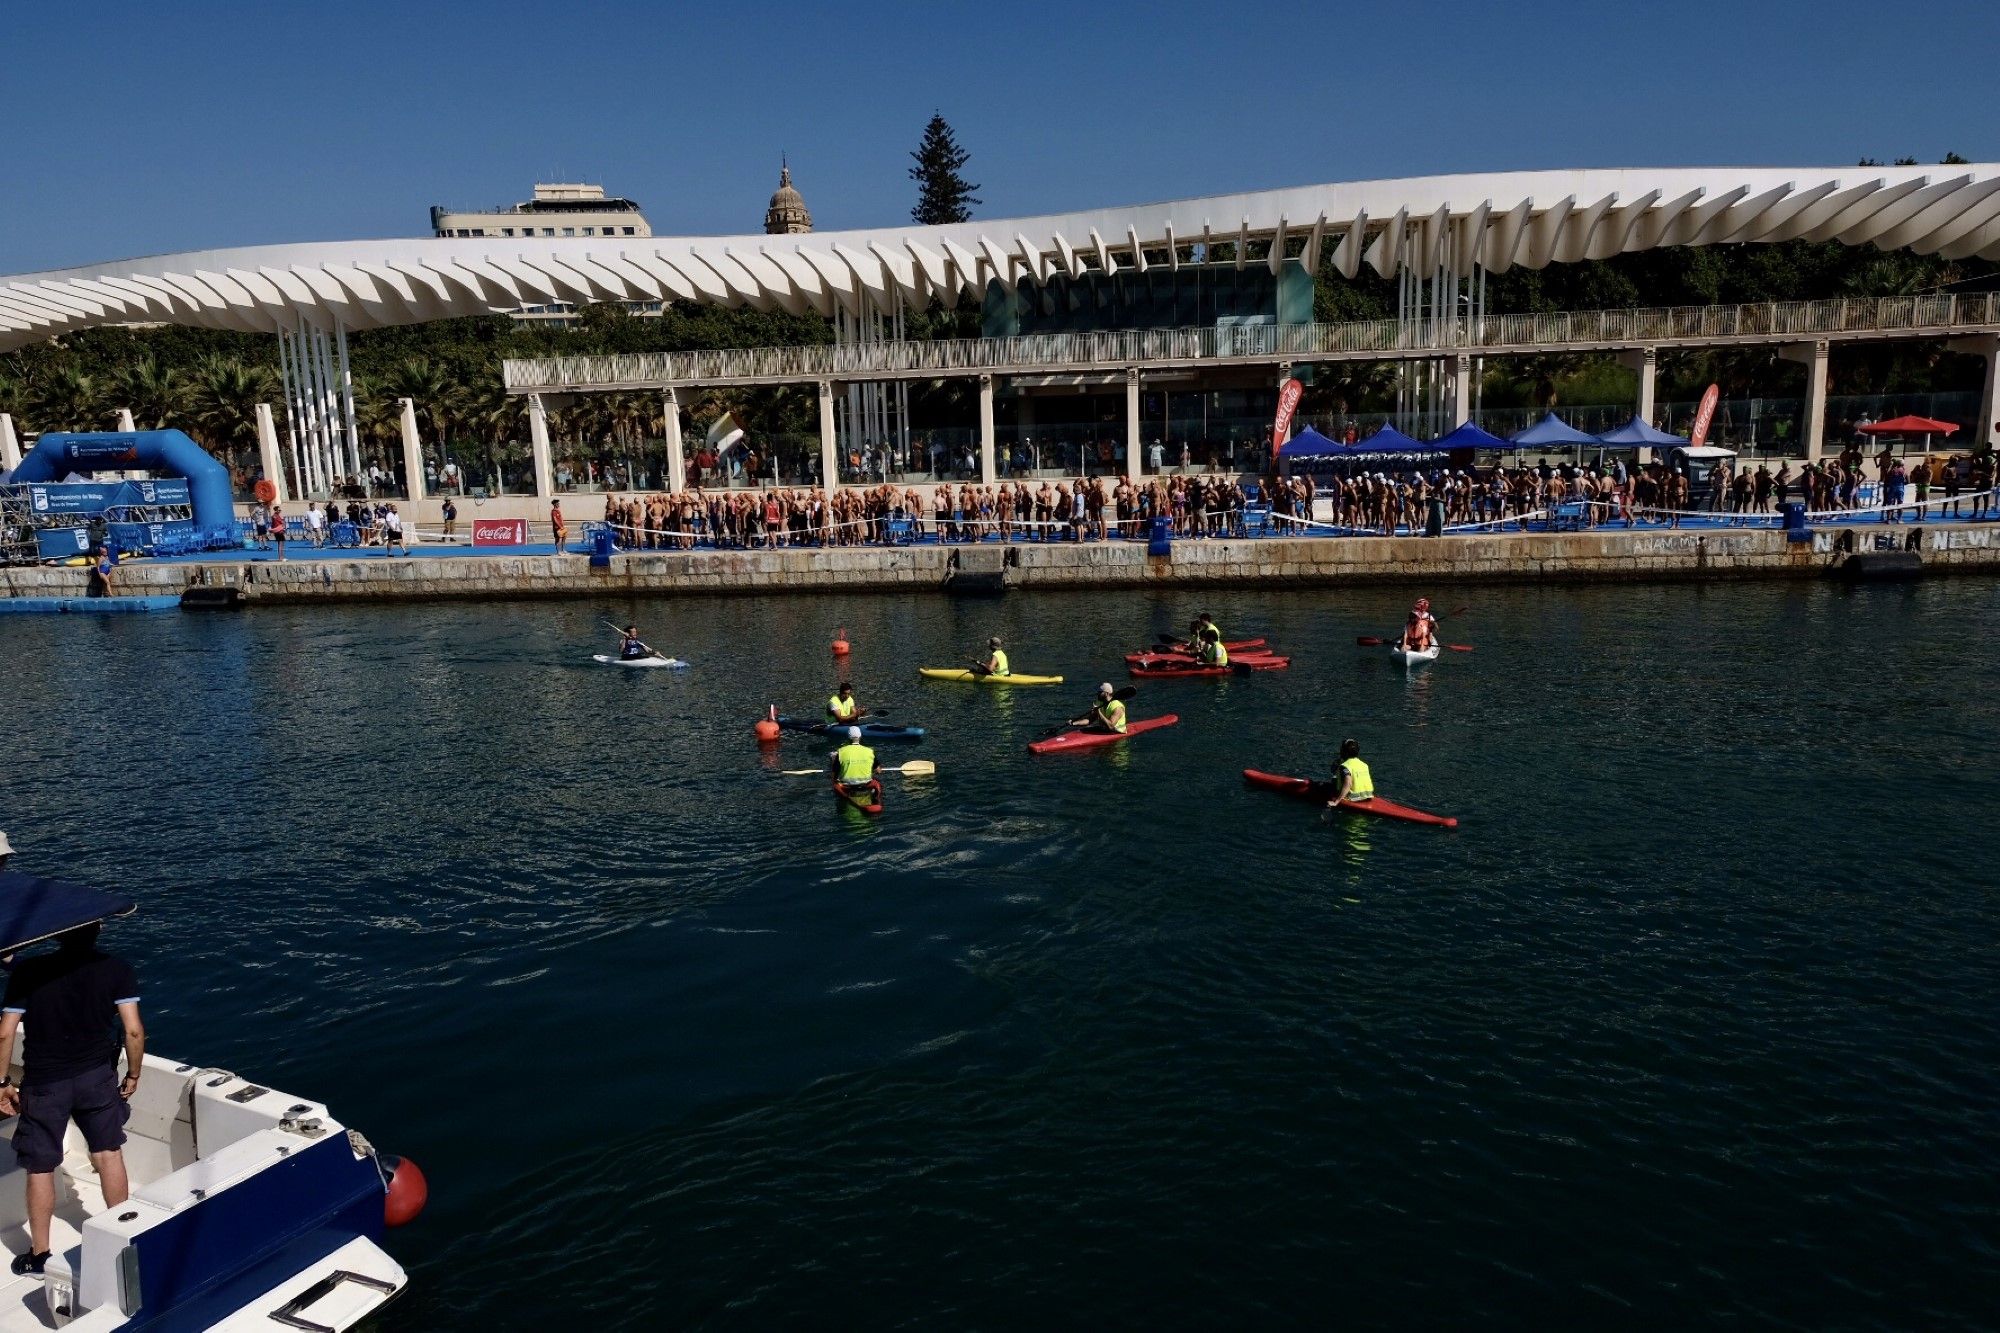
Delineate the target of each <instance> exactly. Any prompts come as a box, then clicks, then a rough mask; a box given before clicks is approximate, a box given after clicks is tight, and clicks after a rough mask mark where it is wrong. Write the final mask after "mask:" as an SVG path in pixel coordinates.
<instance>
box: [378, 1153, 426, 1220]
mask: <svg viewBox="0 0 2000 1333" xmlns="http://www.w3.org/2000/svg"><path fill="white" fill-rule="evenodd" d="M382 1164H383V1165H384V1166H385V1167H387V1168H388V1169H389V1192H388V1194H387V1195H386V1196H385V1197H384V1198H383V1200H382V1220H383V1222H385V1223H387V1224H388V1225H389V1226H392V1227H400V1226H407V1225H409V1224H410V1223H411V1222H414V1221H416V1220H417V1214H418V1213H421V1212H422V1211H423V1210H424V1205H425V1204H426V1203H428V1202H430V1197H431V1187H430V1183H429V1182H428V1181H426V1180H425V1179H424V1173H423V1172H422V1171H420V1170H418V1169H417V1164H416V1163H415V1162H413V1161H411V1160H410V1159H409V1158H407V1157H384V1158H383V1159H382Z"/></svg>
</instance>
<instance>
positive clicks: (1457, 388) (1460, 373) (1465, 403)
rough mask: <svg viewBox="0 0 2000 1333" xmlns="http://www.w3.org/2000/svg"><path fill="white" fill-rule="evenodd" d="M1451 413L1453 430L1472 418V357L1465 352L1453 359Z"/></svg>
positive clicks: (1449, 424)
mask: <svg viewBox="0 0 2000 1333" xmlns="http://www.w3.org/2000/svg"><path fill="white" fill-rule="evenodd" d="M1451 414H1452V417H1453V418H1454V419H1453V420H1451V421H1447V422H1446V423H1445V425H1446V426H1448V427H1449V428H1451V429H1452V430H1457V429H1458V428H1459V427H1460V426H1461V425H1463V424H1465V423H1466V422H1468V421H1470V420H1472V358H1471V357H1470V356H1467V355H1466V354H1465V353H1464V352H1460V353H1459V354H1458V355H1457V356H1454V357H1453V358H1452V359H1451Z"/></svg>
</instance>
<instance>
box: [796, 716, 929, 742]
mask: <svg viewBox="0 0 2000 1333" xmlns="http://www.w3.org/2000/svg"><path fill="white" fill-rule="evenodd" d="M778 725H779V726H781V727H783V728H784V729H785V730H786V731H797V732H802V733H804V734H805V735H808V736H831V735H833V734H834V732H836V731H838V730H840V729H842V728H843V727H845V726H857V727H860V728H861V739H862V740H864V741H920V740H922V739H923V738H924V729H923V728H922V727H898V726H892V725H890V724H889V723H887V722H854V723H832V722H808V721H806V719H804V718H802V717H780V718H779V719H778Z"/></svg>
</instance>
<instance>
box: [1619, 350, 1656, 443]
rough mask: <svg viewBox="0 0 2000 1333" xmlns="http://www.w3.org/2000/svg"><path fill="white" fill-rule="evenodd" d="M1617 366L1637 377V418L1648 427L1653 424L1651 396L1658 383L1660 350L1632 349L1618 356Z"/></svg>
mask: <svg viewBox="0 0 2000 1333" xmlns="http://www.w3.org/2000/svg"><path fill="white" fill-rule="evenodd" d="M1618 364H1619V365H1621V366H1624V367H1626V368H1628V369H1630V370H1632V371H1634V372H1635V373H1637V375H1638V376H1639V403H1638V409H1637V411H1638V417H1639V420H1641V421H1643V422H1645V423H1646V424H1647V425H1648V426H1650V425H1652V424H1653V408H1654V402H1653V396H1654V390H1655V387H1656V386H1657V385H1658V383H1659V371H1660V349H1659V348H1657V347H1634V348H1633V349H1632V350H1631V351H1629V352H1620V353H1619V354H1618Z"/></svg>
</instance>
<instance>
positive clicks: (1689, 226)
mask: <svg viewBox="0 0 2000 1333" xmlns="http://www.w3.org/2000/svg"><path fill="white" fill-rule="evenodd" d="M1196 238H1199V239H1196ZM1795 239H1807V240H1833V241H1838V242H1840V243H1841V244H1844V245H1853V246H1861V245H1876V246H1881V247H1883V248H1889V249H1895V248H1901V247H1909V248H1911V249H1914V250H1916V251H1918V252H1919V253H1923V254H1942V255H1944V256H1946V257H1948V258H1953V259H1963V258H1970V257H1975V256H1976V257H1980V258H1986V259H2000V164H1992V163H1982V164H1974V165H1966V166H1953V167H1950V168H1945V169H1940V168H1936V167H1921V166H1917V167H1836V168H1813V169H1767V168H1735V167H1703V168H1674V169H1661V170H1649V169H1636V168H1635V169H1626V170H1602V171H1529V172H1507V173H1500V174H1491V175H1461V176H1423V177H1413V178H1408V179H1402V180H1379V181H1355V182H1347V183H1340V184H1332V185H1312V186H1302V187H1298V188H1294V189H1283V190H1263V191H1258V192H1256V193H1252V194H1238V195H1221V196H1213V197H1209V198H1203V199H1184V200H1177V201H1174V202H1170V203H1160V204H1142V205H1138V206H1134V207H1129V208H1108V209H1100V210H1095V211H1092V212H1085V213H1069V214H1053V215H1047V216H1042V217H1033V218H1013V219H995V220H992V221H975V222H967V223H959V224H954V225H950V226H942V227H893V228H885V229H880V230H869V231H847V232H814V233H806V234H803V235H797V236H765V235H756V236H718V237H654V238H647V239H642V240H638V241H634V240H632V239H630V238H623V239H621V240H620V242H619V245H618V249H617V250H616V251H615V252H612V251H607V250H606V249H605V248H604V247H605V242H604V241H603V240H602V239H601V238H593V237H574V238H571V237H562V238H556V237H508V238H501V237H491V236H489V237H440V238H434V237H417V238H412V239H408V240H386V241H321V242H312V243H308V244H301V245H267V246H248V247H244V248H241V249H234V250H210V251H198V252H193V253H189V254H178V255H154V256H150V257H147V258H143V259H128V260H119V261H115V262H110V263H104V264H92V265H85V266H82V267H78V268H70V269H58V270H53V271H50V272H45V273H24V274H17V275H13V276H7V277H0V351H4V350H8V349H11V348H15V347H20V346H23V345H25V344H27V343H31V342H35V341H38V340H41V339H45V338H49V337H53V336H56V335H58V334H62V333H67V332H70V331H72V330H75V329H81V328H89V327H93V326H95V325H101V324H121V323H133V322H140V321H148V320H166V321H168V322H171V323H181V324H190V325H198V326H201V327H207V328H218V329H235V330H240V331H242V332H246V333H268V332H271V331H272V330H274V329H278V328H290V327H295V326H296V325H297V324H298V323H299V321H300V320H301V319H303V320H304V321H305V322H306V323H308V324H310V325H312V326H314V327H319V328H346V329H368V328H380V327H384V326H387V325H392V324H408V323H417V322H421V321H425V320H432V319H443V318H449V317H453V316H459V315H478V314H487V313H491V312H494V311H504V310H509V309H513V308H514V307H516V306H520V305H533V304H540V303H545V302H549V301H577V302H582V301H604V300H613V301H615V300H648V301H651V300H659V301H676V300H694V301H701V302H705V303H709V304H714V305H719V306H726V307H732V308H734V307H748V308H751V309H757V310H773V311H786V312H789V313H794V314H797V313H803V312H806V311H815V312H818V313H820V314H824V315H832V314H834V313H836V312H837V311H841V310H845V311H846V312H848V313H849V314H856V315H858V314H861V313H864V312H867V311H884V312H886V311H889V310H893V309H894V308H896V307H897V306H899V305H900V306H904V307H908V308H921V307H922V306H923V305H924V304H926V303H927V302H928V301H929V300H930V299H931V298H932V297H933V296H936V295H944V294H946V293H953V294H957V295H960V296H968V297H972V298H975V299H976V298H977V296H978V294H979V292H980V291H981V290H982V289H983V288H984V286H985V284H986V283H987V282H988V281H991V280H998V281H999V282H1000V283H1002V284H1003V285H1006V286H1009V287H1011V286H1013V285H1014V284H1016V283H1018V282H1020V281H1022V280H1023V279H1032V280H1035V281H1041V282H1046V281H1047V280H1048V279H1050V278H1051V277H1054V276H1057V275H1066V276H1067V277H1069V278H1072V279H1075V278H1082V277H1085V276H1088V275H1090V274H1095V273H1103V274H1115V273H1118V272H1120V271H1122V270H1130V271H1133V272H1141V273H1143V272H1145V271H1146V270H1147V268H1148V267H1149V265H1150V264H1151V263H1154V262H1158V259H1159V257H1160V256H1161V255H1164V256H1165V262H1166V264H1167V266H1168V267H1170V268H1176V269H1177V268H1179V267H1181V266H1182V265H1183V264H1185V263H1199V262H1213V261H1214V260H1215V259H1216V257H1217V250H1218V247H1219V246H1220V245H1229V246H1231V247H1234V248H1233V250H1232V252H1231V253H1230V254H1229V256H1228V262H1231V263H1232V264H1234V265H1235V266H1236V267H1238V268H1241V267H1244V266H1245V265H1246V264H1247V263H1249V262H1256V263H1259V264H1265V265H1269V266H1270V267H1272V268H1274V269H1275V268H1276V267H1277V266H1278V265H1279V263H1280V261H1282V260H1284V259H1288V258H1297V259H1301V260H1303V261H1305V262H1306V263H1308V264H1309V265H1313V266H1316V264H1317V261H1318V258H1319V256H1320V254H1321V253H1322V247H1323V246H1329V247H1331V249H1330V251H1327V252H1326V253H1328V254H1329V255H1330V257H1331V260H1332V263H1333V265H1334V267H1335V268H1336V269H1338V270H1339V271H1340V272H1341V273H1342V274H1345V275H1347V276H1350V277H1352V276H1354V275H1355V274H1357V273H1358V272H1359V271H1360V269H1361V267H1362V266H1363V265H1364V264H1365V265H1367V266H1368V267H1370V268H1372V269H1373V270H1375V271H1376V272H1377V273H1379V274H1382V275H1383V276H1385V277H1386V276H1391V275H1393V274H1395V273H1396V272H1397V271H1398V270H1399V269H1401V268H1403V267H1406V266H1407V267H1412V268H1415V269H1418V270H1419V271H1420V272H1428V271H1430V270H1433V269H1435V268H1436V267H1437V266H1438V265H1440V264H1448V265H1450V266H1452V267H1453V268H1455V269H1457V270H1459V271H1461V272H1464V271H1468V270H1469V269H1470V268H1471V267H1472V265H1473V264H1474V262H1475V261H1476V262H1477V264H1478V265H1479V266H1480V267H1483V268H1485V269H1486V270H1487V271H1489V272H1501V271H1504V270H1506V269H1508V268H1512V267H1515V266H1517V265H1519V266H1523V267H1528V268H1541V267H1544V266H1546V265H1548V264H1551V263H1559V262H1570V261H1574V260H1578V259H1584V258H1590V259H1605V258H1610V257H1611V256H1613V255H1618V254H1630V253H1633V252H1635V251H1640V250H1650V249H1655V248H1658V247H1662V246H1684V245H1716V244H1722V243H1725V242H1738V241H1740V242H1751V243H1761V242H1775V241H1786V240H1795ZM1149 256H1150V258H1149Z"/></svg>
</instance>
